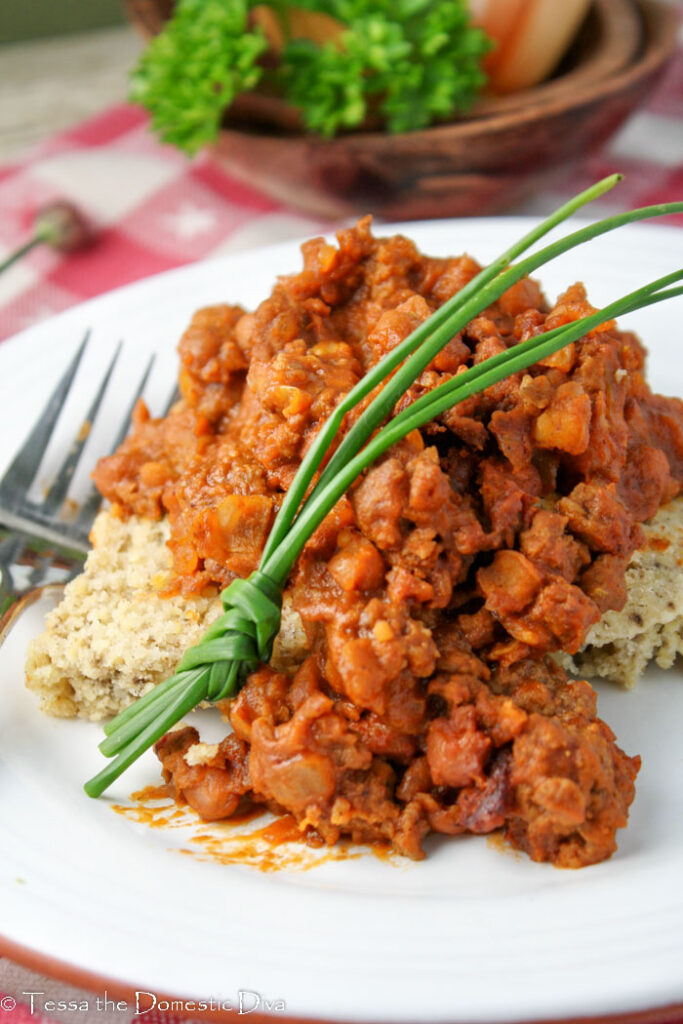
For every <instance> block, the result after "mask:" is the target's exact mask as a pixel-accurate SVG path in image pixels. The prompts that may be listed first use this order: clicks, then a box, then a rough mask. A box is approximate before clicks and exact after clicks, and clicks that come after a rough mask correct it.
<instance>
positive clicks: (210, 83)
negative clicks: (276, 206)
mask: <svg viewBox="0 0 683 1024" xmlns="http://www.w3.org/2000/svg"><path fill="white" fill-rule="evenodd" d="M259 6H260V7H263V6H268V7H270V8H272V10H273V11H274V12H275V13H276V14H277V16H278V17H279V19H280V21H281V24H282V27H283V31H284V33H285V35H286V36H287V33H288V17H287V13H288V10H291V9H292V8H294V7H295V8H296V9H299V10H306V11H312V12H317V13H321V14H327V15H330V16H332V17H333V18H335V19H337V21H339V22H340V33H339V36H338V37H337V38H336V39H335V40H333V41H328V42H325V43H323V44H320V43H316V42H314V41H312V40H310V39H292V38H288V39H287V40H286V42H285V44H284V46H283V48H282V50H281V52H280V54H279V62H278V64H277V66H276V67H274V68H272V69H271V68H268V69H266V68H265V67H264V66H263V65H262V63H261V62H260V58H261V57H262V55H263V54H264V52H265V51H266V50H267V49H268V41H267V39H266V37H265V35H264V33H263V32H262V31H261V29H260V28H259V27H258V26H257V25H255V24H254V23H253V21H252V19H250V11H251V9H252V8H254V7H259ZM490 46H491V44H490V41H489V39H488V37H487V36H486V35H485V34H484V33H483V32H482V31H481V30H480V29H477V28H474V27H473V26H472V25H471V24H470V20H469V14H468V10H467V3H466V0H298V2H297V4H296V5H292V4H287V3H286V2H285V0H270V2H268V3H267V4H265V5H264V4H263V3H262V2H259V0H178V3H177V4H176V8H175V13H174V15H173V17H172V18H171V20H170V21H169V22H168V24H167V26H166V28H165V29H164V31H163V32H162V33H161V34H160V35H159V36H157V37H156V39H154V40H153V41H152V42H151V43H150V45H149V47H148V48H147V50H146V51H145V53H144V55H143V57H142V60H141V61H140V64H139V66H138V68H137V70H136V71H135V73H134V75H133V80H132V88H131V99H133V101H134V102H137V103H140V104H142V105H143V106H144V107H146V108H147V109H148V110H149V111H150V113H151V115H152V127H153V129H154V130H155V131H156V132H157V134H159V135H160V136H161V138H162V139H163V140H164V141H165V142H171V143H173V144H174V145H176V146H178V147H180V148H181V149H184V150H185V151H186V152H188V153H194V152H196V150H197V149H199V148H200V147H201V146H202V145H204V144H205V143H206V142H210V141H211V140H212V139H215V138H216V136H217V134H218V130H219V128H220V123H221V118H222V115H223V112H224V111H225V110H226V109H227V108H228V107H229V106H230V104H231V103H232V101H233V99H234V98H235V96H236V95H237V94H238V93H240V92H248V91H250V90H252V89H254V88H255V87H256V86H257V85H258V83H259V82H260V81H261V80H262V79H265V80H267V81H268V84H269V86H270V87H271V88H275V89H276V90H277V91H278V92H279V93H280V94H281V95H282V96H284V97H285V98H286V99H287V100H288V101H289V102H290V103H291V104H292V105H293V106H294V107H296V108H298V109H299V110H300V112H301V117H302V120H303V122H304V125H305V126H306V128H307V130H308V131H311V132H314V133H316V134H319V135H324V136H332V135H335V134H336V133H337V132H339V131H342V130H344V129H347V130H348V129H353V128H357V127H359V126H360V125H362V124H363V122H364V121H365V120H366V118H367V116H368V114H373V115H374V116H379V117H380V118H381V119H382V121H383V123H384V124H385V125H386V128H387V129H388V130H389V131H391V132H405V131H411V130H414V129H417V128H423V127H425V126H426V125H429V124H431V123H432V122H433V121H436V120H440V119H445V118H448V117H450V116H452V115H453V114H454V113H456V112H461V111H464V110H467V108H468V107H469V106H470V105H471V104H472V102H473V100H474V98H475V97H476V95H477V93H478V91H479V90H480V89H481V87H482V86H483V84H484V83H485V81H486V76H485V75H484V72H483V71H482V67H481V62H482V58H483V57H484V55H485V54H486V53H487V52H488V50H489V49H490Z"/></svg>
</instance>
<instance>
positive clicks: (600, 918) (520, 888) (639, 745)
mask: <svg viewBox="0 0 683 1024" xmlns="http://www.w3.org/2000/svg"><path fill="white" fill-rule="evenodd" d="M528 227H529V221H527V220H520V219H518V218H515V219H513V218H509V219H480V220H468V221H458V222H451V223H447V222H446V223H443V222H442V223H429V224H413V225H410V226H408V227H406V228H405V231H406V233H408V234H410V235H412V236H413V237H414V238H415V239H416V240H417V241H418V242H419V244H420V245H421V246H422V248H423V249H425V250H426V251H428V252H432V253H435V254H443V255H446V254H449V253H457V252H460V251H463V250H468V251H470V252H471V253H472V254H473V255H475V256H477V257H478V258H479V259H480V260H488V259H490V258H492V257H493V256H494V255H495V254H496V253H497V252H498V251H499V250H500V249H501V248H502V247H503V246H506V245H508V244H509V243H510V242H511V241H512V240H513V239H514V238H516V237H518V236H519V235H520V234H521V233H522V232H523V231H526V230H527V229H528ZM382 230H383V231H384V229H382ZM682 237H683V236H682V235H681V234H680V233H679V232H677V231H675V230H671V229H669V230H667V229H664V228H656V227H641V228H627V229H625V230H622V231H621V232H619V233H617V234H616V235H614V236H611V237H608V238H605V239H602V240H600V241H598V242H597V243H593V244H592V245H590V246H589V247H587V248H584V249H582V250H581V251H580V252H577V253H574V254H569V255H567V256H565V257H563V258H562V259H561V260H560V261H558V262H556V263H555V264H553V265H552V266H549V267H548V268H545V269H544V270H543V272H542V275H541V276H542V280H543V283H544V285H545V287H546V291H547V293H548V294H549V296H552V297H554V296H555V295H556V293H557V292H558V290H561V289H562V288H563V287H564V286H566V285H568V284H570V283H571V282H573V281H575V280H577V279H584V280H585V281H586V282H588V283H589V286H590V297H591V299H592V301H593V302H594V303H603V302H605V301H607V300H609V299H610V298H613V297H616V296H617V295H618V294H621V293H623V292H625V291H628V290H630V289H632V288H634V287H637V286H638V285H639V284H640V283H643V282H644V281H646V280H649V279H651V278H654V277H656V276H658V275H660V274H663V273H665V272H667V271H670V270H672V269H674V268H675V267H676V266H677V265H678V264H679V261H680V250H681V239H682ZM298 265H299V257H298V253H297V249H296V246H294V245H293V244H287V245H283V246H278V247H276V248H271V249H266V250H262V251H260V252H250V253H247V254H245V255H237V256H231V257H229V258H227V259H224V260H219V261H216V262H211V263H204V264H200V265H197V266H193V267H188V268H186V269H181V270H178V271H173V272H172V273H169V274H164V275H162V276H160V277H157V278H153V279H151V280H148V281H144V282H142V283H139V284H136V285H132V286H130V287H127V288H124V289H121V290H120V291H118V292H114V293H112V294H110V295H107V296H103V297H102V298H99V299H96V300H94V301H92V302H89V303H86V304H85V305H83V306H80V307H79V308H77V309H74V310H70V311H68V312H66V313H64V314H62V315H61V316H58V317H56V318H55V319H53V320H50V321H48V322H47V323H43V324H40V325H38V326H36V327H34V328H31V329H30V330H28V331H26V332H25V333H24V334H23V335H21V336H20V337H18V338H15V339H13V340H12V341H10V342H7V343H6V344H4V345H3V346H2V347H0V409H2V422H3V452H2V461H3V462H4V463H6V462H7V461H8V459H9V457H10V455H11V453H12V451H13V449H14V448H15V447H16V446H17V445H18V444H19V443H20V441H21V439H22V436H23V435H24V433H25V432H26V430H27V428H28V426H29V425H30V424H31V422H32V421H33V418H34V416H35V415H36V414H37V413H38V411H39V409H40V408H41V405H42V403H43V402H44V400H45V398H46V396H47V393H48V392H49V390H50V387H51V384H52V383H53V381H54V379H55V378H56V376H57V373H58V370H59V369H60V368H61V367H62V366H63V365H64V364H65V362H66V361H67V358H68V356H69V353H70V352H71V351H72V350H73V349H74V347H75V346H76V344H77V342H78V340H79V338H80V337H81V336H82V334H83V331H84V330H85V328H86V327H87V326H91V327H92V328H93V351H92V352H91V353H90V354H89V356H88V360H87V364H86V365H85V366H84V368H83V369H84V372H83V374H82V377H84V378H87V377H88V376H92V374H93V373H95V372H96V371H97V370H98V369H99V367H100V366H102V365H103V364H104V362H105V361H106V356H107V354H108V353H109V352H110V351H111V348H112V346H113V344H114V343H115V341H116V340H117V339H118V338H119V337H122V338H124V339H125V341H126V345H127V348H126V355H125V358H124V360H123V365H122V367H121V368H120V370H119V372H118V376H117V380H118V382H119V384H120V385H121V386H120V392H121V393H122V394H124V395H125V391H126V385H125V381H126V378H127V376H132V375H133V372H134V371H135V372H137V369H138V368H139V367H140V366H141V365H142V363H143V362H144V356H145V353H147V352H148V351H150V350H151V349H156V350H158V351H159V352H160V353H161V357H160V359H159V361H158V364H157V367H156V370H155V375H154V378H153V380H152V383H151V387H150V392H149V393H150V396H151V403H152V406H153V407H154V406H155V405H156V407H157V408H159V407H160V406H161V404H162V402H163V399H164V396H165V394H166V393H167V391H168V388H169V386H170V383H171V380H172V376H173V372H174V357H173V350H174V345H175V342H176V340H177V338H178V336H179V334H180V332H181V330H182V328H183V326H184V324H185V323H186V321H187V319H188V317H189V315H190V313H191V312H192V311H193V310H194V309H195V308H196V307H198V306H200V305H202V304H206V303H210V302H215V301H238V300H239V301H241V302H242V303H243V304H245V305H246V306H252V305H254V304H255V303H256V302H258V301H259V299H260V298H262V297H263V296H264V295H266V293H267V292H268V290H269V288H270V285H271V283H272V281H273V278H274V276H275V275H276V274H278V273H283V272H288V271H291V270H292V269H293V268H295V267H296V266H298ZM680 316H681V309H680V305H679V306H678V307H677V308H675V307H674V305H673V304H664V305H661V306H657V307H655V308H653V309H651V310H649V311H647V312H645V313H640V314H636V315H634V316H632V317H631V318H630V320H629V321H628V322H629V323H630V324H632V325H633V327H634V329H637V330H638V331H639V332H640V333H641V336H642V337H643V339H644V340H645V341H646V343H647V345H648V346H649V348H650V350H651V353H652V355H651V380H652V381H653V383H654V385H655V386H656V387H657V388H659V389H661V390H662V391H664V392H666V393H668V394H679V395H680V394H683V361H682V360H681V355H680V327H679V326H678V325H679V323H680ZM87 390H88V388H87V385H86V386H85V390H84V393H85V391H87ZM115 390H116V389H115ZM116 402H117V397H116V395H114V396H113V397H112V400H111V401H110V403H109V405H108V407H107V410H108V411H107V416H106V417H105V419H106V418H107V417H108V420H109V428H110V429H111V427H112V425H113V423H114V422H115V419H116ZM77 404H78V402H77V401H76V402H75V403H74V405H77ZM76 416H77V412H76V411H74V417H76ZM74 423H75V419H74ZM105 432H106V424H105ZM68 433H69V431H68V429H67V431H66V436H67V437H68ZM94 440H95V443H96V440H97V439H94ZM57 446H58V444H57ZM56 457H57V453H55V452H52V451H50V452H48V455H47V460H48V461H50V460H54V458H56ZM2 468H3V467H2V466H0V471H1V470H2ZM82 485H83V481H81V485H80V486H82ZM39 628H40V618H39V616H38V615H37V614H34V615H33V616H32V617H31V616H30V615H27V616H26V618H25V619H24V620H23V622H22V623H21V624H20V626H19V627H18V628H17V630H15V632H14V634H13V635H12V637H11V639H10V641H9V642H8V644H6V645H5V647H4V648H3V650H2V656H1V659H0V666H1V669H2V672H1V680H2V685H1V686H0V933H2V934H3V935H4V937H5V938H6V939H7V940H11V941H13V942H15V943H19V944H21V945H23V946H25V947H28V948H30V949H33V950H38V951H39V952H41V953H43V954H45V955H47V956H49V957H54V958H56V959H58V960H60V961H64V962H66V963H68V964H72V965H77V966H78V967H79V968H82V969H85V970H88V971H91V972H94V973H96V974H99V975H103V976H105V977H108V978H114V979H118V980H120V981H123V982H127V983H130V984H131V986H133V987H135V988H139V989H144V990H145V991H151V992H164V993H171V994H178V995H181V996H184V997H193V996H197V997H204V998H208V997H212V998H214V999H215V1000H219V999H228V1000H235V999H236V997H237V993H238V992H239V990H245V991H246V990H251V991H254V992H257V993H259V994H261V996H262V997H264V999H268V1000H274V999H281V1000H284V1002H285V1004H286V1013H287V1015H292V1016H315V1017H318V1018H325V1019H337V1020H348V1021H360V1020H362V1021H381V1020H383V1021H386V1020H392V1021H395V1022H398V1021H410V1020H420V1021H423V1022H432V1021H451V1022H454V1021H470V1022H475V1021H491V1022H492V1021H511V1020H520V1019H533V1018H538V1017H570V1016H575V1015H579V1014H600V1013H608V1012H611V1013H625V1012H627V1011H635V1010H639V1009H642V1008H646V1007H653V1006H663V1005H666V1004H667V1003H672V1002H676V1001H678V1000H681V999H683V977H682V974H681V962H682V961H681V956H682V954H683V949H682V946H683V941H682V940H683V914H682V913H681V910H682V909H683V908H682V902H683V886H681V884H680V868H681V856H682V854H683V813H682V811H683V777H682V764H681V754H680V740H679V735H680V725H679V723H680V722H681V721H682V720H683V687H681V685H680V684H681V680H680V672H678V671H672V672H670V673H668V674H664V673H661V672H656V671H651V672H650V673H649V674H648V677H647V678H646V680H645V681H644V682H643V683H642V685H641V686H640V687H639V688H638V689H637V691H636V692H634V693H622V692H618V691H616V690H614V689H611V688H609V687H603V688H601V691H600V711H601V714H602V715H603V716H604V717H605V718H606V720H607V721H608V722H609V723H610V724H611V725H612V726H613V727H614V729H615V731H616V733H617V735H618V737H619V740H620V742H621V744H622V746H623V747H624V748H625V749H626V750H627V751H628V752H629V753H635V752H639V753H641V754H642V755H643V769H642V772H641V774H640V777H639V779H638V788H637V797H636V800H635V803H634V805H633V808H632V811H631V821H630V825H629V827H628V829H627V830H626V831H623V832H621V833H620V835H619V852H618V853H617V855H616V856H615V857H614V858H613V859H612V860H611V861H610V862H608V863H606V864H601V865H597V866H595V867H591V868H588V869H585V870H582V871H576V872H571V871H559V870H556V869H554V868H552V867H549V866H547V865H539V864H533V863H531V861H529V860H528V859H527V858H525V857H516V856H513V855H512V854H509V853H508V854H506V853H504V852H500V851H499V850H497V849H495V848H494V847H493V846H492V845H491V844H489V843H487V841H486V840H485V839H483V838H476V837H467V838H459V839H455V840H447V841H443V840H441V841H440V840H435V841H430V842H429V844H428V846H429V856H428V859H427V860H426V861H423V862H421V863H411V862H407V861H406V862H400V863H398V862H385V861H381V860H378V859H377V858H375V857H373V856H372V855H363V856H361V857H359V858H357V859H348V860H341V861H331V862H326V863H322V864H320V865H318V866H316V867H315V868H313V869H312V870H310V871H305V872H304V871H300V870H294V869H290V870H282V871H280V872H277V873H272V874H263V873H261V872H259V871H256V870H254V869H253V868H251V867H247V866H244V865H239V866H224V865H220V864H217V863H215V862H211V861H206V862H205V861H202V860H200V859H198V858H196V857H187V856H185V857H183V856H179V855H178V849H179V848H181V847H183V846H185V847H187V845H188V844H187V835H186V833H185V832H184V831H183V830H182V829H180V830H167V831H163V830H162V831H160V830H150V829H149V828H147V827H145V826H141V825H137V824H134V823H132V822H131V821H129V820H127V819H126V818H124V817H121V816H119V815H116V814H114V813H113V812H112V810H111V803H112V801H116V800H118V801H120V800H123V799H125V798H126V797H127V795H128V794H129V793H130V792H131V791H132V790H134V789H135V788H138V787H140V786H142V785H144V784H145V783H147V782H154V781H156V780H157V779H158V769H157V766H156V761H155V760H154V759H153V757H152V755H148V756H147V757H146V758H145V759H144V760H143V761H141V762H140V763H139V764H138V765H137V766H135V768H134V769H133V770H132V771H130V772H129V773H128V775H126V776H125V777H124V778H123V779H121V780H119V782H118V784H117V785H116V786H114V787H113V788H112V791H111V795H110V797H108V798H105V799H101V800H99V801H91V800H89V799H88V798H87V797H86V796H85V795H84V794H83V792H82V789H81V784H82V782H83V781H84V780H85V779H86V778H88V777H89V776H90V775H91V774H93V773H94V772H95V771H96V770H97V769H98V768H99V767H100V766H101V758H100V755H99V754H98V752H97V750H96V745H97V742H98V740H99V738H100V735H101V734H100V729H99V728H98V727H97V726H96V725H92V724H87V723H84V722H72V721H58V720H55V719H50V718H47V717H45V716H43V715H41V714H39V713H38V710H37V706H36V701H35V699H34V697H33V696H32V695H31V694H29V693H28V692H27V691H26V690H25V689H24V687H23V685H22V659H23V652H24V649H25V645H26V641H27V639H28V636H29V635H30V634H31V633H32V632H36V631H38V629H39ZM208 717H209V718H210V717H211V716H208ZM351 979H353V980H352V981H351ZM261 1008H264V1004H262V1007H261Z"/></svg>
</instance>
